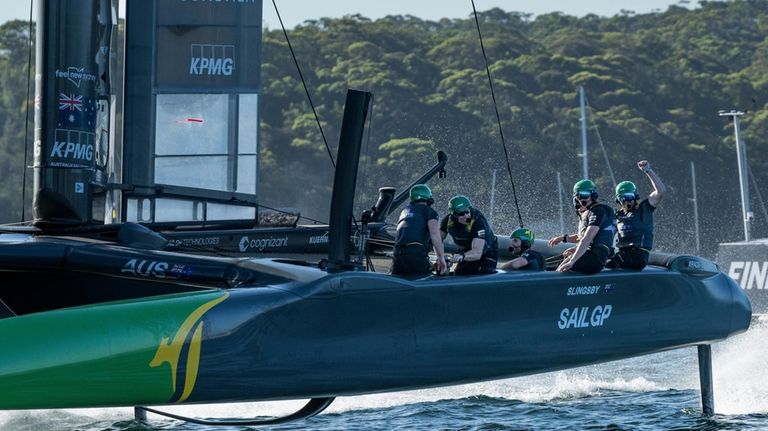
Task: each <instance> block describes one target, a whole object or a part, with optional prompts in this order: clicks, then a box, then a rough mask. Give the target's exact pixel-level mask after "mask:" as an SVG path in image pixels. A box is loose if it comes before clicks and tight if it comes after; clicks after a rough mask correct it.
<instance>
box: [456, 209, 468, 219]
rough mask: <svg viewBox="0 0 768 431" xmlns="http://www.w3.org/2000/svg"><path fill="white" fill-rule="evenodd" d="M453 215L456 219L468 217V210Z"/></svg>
mask: <svg viewBox="0 0 768 431" xmlns="http://www.w3.org/2000/svg"><path fill="white" fill-rule="evenodd" d="M453 215H455V216H456V217H461V216H467V215H469V210H465V211H462V212H460V213H453Z"/></svg>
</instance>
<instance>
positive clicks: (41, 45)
mask: <svg viewBox="0 0 768 431" xmlns="http://www.w3.org/2000/svg"><path fill="white" fill-rule="evenodd" d="M114 10H115V9H114V8H113V4H112V1H111V0H60V1H54V0H44V1H42V2H41V3H40V5H39V7H38V15H37V22H38V26H37V53H36V70H37V75H36V77H35V93H36V95H35V146H34V172H35V174H34V190H35V193H34V201H33V207H34V217H35V223H36V224H37V225H40V226H46V225H79V224H89V223H93V222H95V221H98V220H97V218H101V216H100V211H98V210H97V211H96V212H94V210H93V208H94V205H93V197H94V194H97V193H101V192H102V190H103V187H104V178H105V176H104V174H103V170H104V168H105V165H106V155H107V151H108V130H109V126H108V124H109V97H108V95H109V92H110V90H109V82H108V81H109V73H108V61H109V57H110V41H111V34H112V27H113V26H112V21H113V19H112V17H113V16H114V13H113V12H114Z"/></svg>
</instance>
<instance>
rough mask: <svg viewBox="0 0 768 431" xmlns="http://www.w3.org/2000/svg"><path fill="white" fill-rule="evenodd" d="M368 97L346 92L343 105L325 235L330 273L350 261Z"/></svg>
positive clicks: (351, 91)
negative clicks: (354, 206) (327, 227)
mask: <svg viewBox="0 0 768 431" xmlns="http://www.w3.org/2000/svg"><path fill="white" fill-rule="evenodd" d="M371 97H372V96H371V93H367V92H364V91H358V90H347V100H346V102H345V103H344V119H343V120H342V125H341V136H340V137H339V150H338V154H337V155H336V173H335V176H334V178H333V195H332V196H331V217H330V226H329V233H328V248H329V250H328V264H329V265H328V267H329V269H332V270H334V269H343V267H344V266H346V264H347V263H348V262H349V255H350V248H351V245H350V241H349V238H350V236H351V234H352V220H353V215H352V206H353V203H354V196H355V184H356V182H357V165H358V161H359V159H360V145H361V143H362V142H363V132H364V130H365V120H366V118H367V117H368V112H369V108H370V104H371Z"/></svg>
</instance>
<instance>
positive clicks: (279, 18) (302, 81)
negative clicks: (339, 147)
mask: <svg viewBox="0 0 768 431" xmlns="http://www.w3.org/2000/svg"><path fill="white" fill-rule="evenodd" d="M272 5H273V6H274V7H275V13H277V19H278V20H279V21H280V27H282V29H283V35H284V36H285V41H286V42H288V49H290V50H291V57H293V63H294V64H295V65H296V70H297V71H298V72H299V78H301V85H303V86H304V92H305V93H306V94H307V100H309V106H311V107H312V113H313V114H315V121H316V122H317V127H318V128H319V129H320V135H322V137H323V143H325V149H326V150H327V151H328V157H330V159H331V165H333V168H334V169H336V162H335V161H334V160H333V155H332V154H331V147H330V146H328V140H327V139H325V132H323V126H322V125H320V118H319V117H318V116H317V110H316V109H315V104H314V103H312V96H310V95H309V89H308V88H307V82H306V81H305V80H304V74H303V73H301V67H299V61H298V60H297V59H296V53H295V52H294V51H293V45H291V40H290V39H288V32H287V31H286V30H285V25H283V18H282V17H281V16H280V11H279V10H277V3H276V2H275V0H272Z"/></svg>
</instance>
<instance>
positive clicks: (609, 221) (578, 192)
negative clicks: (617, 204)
mask: <svg viewBox="0 0 768 431" xmlns="http://www.w3.org/2000/svg"><path fill="white" fill-rule="evenodd" d="M597 196H598V195H597V188H596V187H595V183H593V182H592V181H590V180H587V179H584V180H581V181H579V182H577V183H576V184H575V185H574V186H573V203H574V207H575V208H576V211H577V212H578V213H579V233H578V234H571V235H568V234H565V235H558V236H556V237H553V238H551V239H550V240H549V246H550V247H554V246H555V245H557V244H560V243H561V242H573V243H576V247H571V248H569V249H568V250H566V251H565V252H563V256H564V257H565V259H564V260H563V262H562V263H561V264H560V266H558V267H557V270H558V271H561V272H565V271H577V272H583V273H585V274H595V273H598V272H600V271H602V269H603V267H605V264H606V262H607V261H608V258H609V257H610V256H611V255H612V254H613V236H614V234H615V232H616V217H615V215H614V213H613V209H612V208H611V207H609V206H608V205H605V204H601V203H598V202H597Z"/></svg>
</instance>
